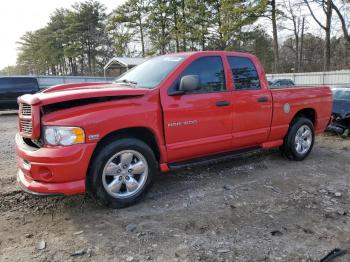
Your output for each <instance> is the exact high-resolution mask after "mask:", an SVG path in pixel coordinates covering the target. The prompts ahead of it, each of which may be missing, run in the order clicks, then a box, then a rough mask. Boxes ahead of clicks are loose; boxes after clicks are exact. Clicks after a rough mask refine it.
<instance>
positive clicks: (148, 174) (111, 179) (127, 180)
mask: <svg viewBox="0 0 350 262" xmlns="http://www.w3.org/2000/svg"><path fill="white" fill-rule="evenodd" d="M130 170H131V171H130ZM157 172H158V164H157V161H156V158H155V156H154V153H153V151H152V149H151V148H150V147H149V146H148V145H147V144H146V143H144V142H143V141H141V140H138V139H135V138H120V139H118V140H116V141H112V142H110V143H105V144H104V145H103V146H102V147H101V148H99V149H97V152H96V153H95V156H94V157H93V159H92V161H91V164H90V167H89V171H88V175H87V181H86V187H87V191H88V193H89V194H90V195H92V196H93V197H94V198H95V199H96V200H97V201H98V202H99V203H101V204H102V205H104V206H107V207H111V208H124V207H127V206H130V205H133V204H136V203H137V202H139V201H140V200H141V199H142V198H143V197H144V196H145V194H146V193H147V191H148V190H149V188H150V187H151V185H152V182H153V177H154V175H155V174H156V173H157ZM135 181H136V182H137V183H135ZM112 183H113V184H112Z"/></svg>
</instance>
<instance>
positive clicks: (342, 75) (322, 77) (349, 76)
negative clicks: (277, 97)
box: [267, 70, 350, 87]
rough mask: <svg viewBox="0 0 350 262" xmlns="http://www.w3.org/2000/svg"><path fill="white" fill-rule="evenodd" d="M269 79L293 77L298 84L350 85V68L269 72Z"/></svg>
mask: <svg viewBox="0 0 350 262" xmlns="http://www.w3.org/2000/svg"><path fill="white" fill-rule="evenodd" d="M267 79H268V80H274V79H292V80H293V81H294V83H295V84H296V85H301V86H317V85H329V86H349V87H350V70H341V71H329V72H310V73H286V74H267Z"/></svg>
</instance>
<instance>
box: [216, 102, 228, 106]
mask: <svg viewBox="0 0 350 262" xmlns="http://www.w3.org/2000/svg"><path fill="white" fill-rule="evenodd" d="M229 105H230V102H229V101H218V102H216V106H229Z"/></svg>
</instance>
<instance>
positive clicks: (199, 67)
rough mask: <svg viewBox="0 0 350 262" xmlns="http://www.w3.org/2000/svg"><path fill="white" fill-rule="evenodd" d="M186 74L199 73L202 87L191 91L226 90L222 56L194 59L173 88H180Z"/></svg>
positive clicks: (209, 91)
mask: <svg viewBox="0 0 350 262" xmlns="http://www.w3.org/2000/svg"><path fill="white" fill-rule="evenodd" d="M186 75H198V76H199V85H200V88H199V89H197V90H194V91H191V92H190V93H211V92H223V91H226V85H225V73H224V66H223V64H222V60H221V57H219V56H207V57H201V58H198V59H197V60H195V61H193V62H192V63H191V64H190V65H189V66H188V67H187V68H186V69H185V71H184V72H182V74H181V75H180V77H179V78H178V79H177V80H176V81H175V83H174V84H173V86H172V87H171V90H179V85H180V80H181V78H182V77H183V76H186Z"/></svg>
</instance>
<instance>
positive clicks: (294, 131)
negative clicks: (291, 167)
mask: <svg viewBox="0 0 350 262" xmlns="http://www.w3.org/2000/svg"><path fill="white" fill-rule="evenodd" d="M309 133H310V134H309ZM314 141H315V131H314V125H313V123H312V122H311V121H310V120H309V119H308V118H304V117H299V118H296V119H295V120H294V121H293V122H292V124H291V126H290V127H289V130H288V134H287V135H286V137H285V138H284V143H283V145H282V146H281V147H280V150H281V152H282V154H283V155H284V156H285V157H287V158H288V159H290V160H296V161H301V160H304V159H305V158H306V157H307V156H308V155H309V154H310V152H311V150H312V148H313V145H314Z"/></svg>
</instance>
